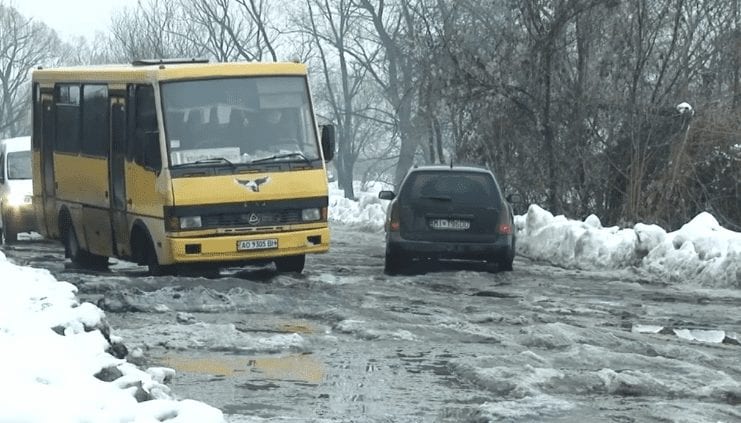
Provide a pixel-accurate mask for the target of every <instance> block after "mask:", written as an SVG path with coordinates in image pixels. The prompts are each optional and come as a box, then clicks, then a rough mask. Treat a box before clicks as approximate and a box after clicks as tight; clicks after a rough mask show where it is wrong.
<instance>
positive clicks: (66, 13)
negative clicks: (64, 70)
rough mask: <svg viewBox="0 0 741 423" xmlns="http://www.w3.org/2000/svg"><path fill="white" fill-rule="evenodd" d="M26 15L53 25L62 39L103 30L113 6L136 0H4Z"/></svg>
mask: <svg viewBox="0 0 741 423" xmlns="http://www.w3.org/2000/svg"><path fill="white" fill-rule="evenodd" d="M0 1H2V0H0ZM5 3H6V4H10V5H12V6H13V7H15V8H16V9H17V10H18V11H19V12H21V14H23V15H24V16H26V17H30V18H34V19H36V20H38V21H41V22H44V23H45V24H47V25H49V26H50V27H52V28H54V29H55V30H56V31H57V33H58V34H59V36H60V37H61V38H62V39H68V38H70V37H77V36H85V37H87V38H89V39H92V38H93V36H94V35H95V32H96V31H101V32H107V31H108V26H109V25H110V21H111V14H112V13H113V11H114V10H118V9H121V8H123V7H124V6H125V5H132V6H133V5H135V4H136V0H11V1H6V2H5Z"/></svg>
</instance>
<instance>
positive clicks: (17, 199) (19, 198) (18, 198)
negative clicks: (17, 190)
mask: <svg viewBox="0 0 741 423" xmlns="http://www.w3.org/2000/svg"><path fill="white" fill-rule="evenodd" d="M7 201H8V205H9V206H11V207H19V206H25V205H27V204H31V203H32V202H33V196H31V195H23V194H10V195H8V198H7Z"/></svg>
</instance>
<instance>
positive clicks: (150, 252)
mask: <svg viewBox="0 0 741 423" xmlns="http://www.w3.org/2000/svg"><path fill="white" fill-rule="evenodd" d="M145 254H146V256H145V259H146V264H147V268H148V269H149V274H150V275H152V276H165V275H173V274H175V266H172V265H169V266H168V265H164V264H160V262H159V259H157V251H156V250H155V249H154V244H152V243H151V242H149V243H148V244H147V250H146V252H145Z"/></svg>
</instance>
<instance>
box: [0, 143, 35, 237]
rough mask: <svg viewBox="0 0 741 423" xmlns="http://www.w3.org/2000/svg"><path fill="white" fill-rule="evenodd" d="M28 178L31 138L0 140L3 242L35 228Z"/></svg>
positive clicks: (29, 173)
mask: <svg viewBox="0 0 741 423" xmlns="http://www.w3.org/2000/svg"><path fill="white" fill-rule="evenodd" d="M31 178H32V170H31V137H17V138H8V139H5V140H2V141H0V219H2V220H0V223H1V224H2V228H3V230H2V235H3V240H4V242H5V243H13V242H16V241H17V240H18V233H20V232H30V231H32V230H34V229H35V223H36V221H35V216H34V211H33V205H32V200H33V184H32V182H31Z"/></svg>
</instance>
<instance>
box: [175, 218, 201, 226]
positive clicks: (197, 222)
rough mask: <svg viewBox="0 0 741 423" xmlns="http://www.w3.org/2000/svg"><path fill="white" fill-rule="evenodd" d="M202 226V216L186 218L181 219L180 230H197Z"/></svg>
mask: <svg viewBox="0 0 741 423" xmlns="http://www.w3.org/2000/svg"><path fill="white" fill-rule="evenodd" d="M201 226H202V224H201V216H185V217H181V218H180V229H196V228H200V227H201Z"/></svg>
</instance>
